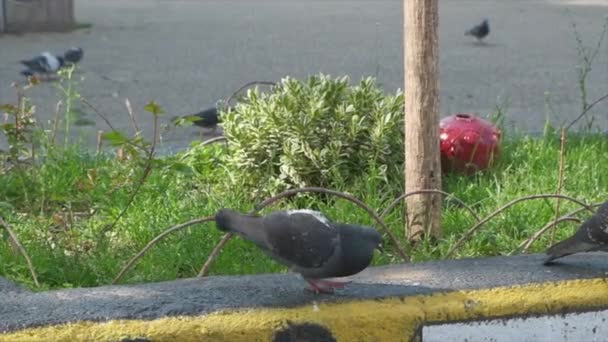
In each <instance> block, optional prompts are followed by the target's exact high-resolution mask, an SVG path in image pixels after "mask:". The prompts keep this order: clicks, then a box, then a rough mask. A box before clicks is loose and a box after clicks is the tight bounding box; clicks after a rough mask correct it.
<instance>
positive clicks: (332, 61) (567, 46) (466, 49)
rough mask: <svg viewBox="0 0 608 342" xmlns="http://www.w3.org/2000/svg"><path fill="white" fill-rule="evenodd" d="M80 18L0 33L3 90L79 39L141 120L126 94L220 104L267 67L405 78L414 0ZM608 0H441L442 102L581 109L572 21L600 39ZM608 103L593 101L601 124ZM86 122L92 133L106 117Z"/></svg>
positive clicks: (603, 63)
mask: <svg viewBox="0 0 608 342" xmlns="http://www.w3.org/2000/svg"><path fill="white" fill-rule="evenodd" d="M76 3H77V7H76V16H77V18H78V20H79V21H82V22H90V23H92V24H93V26H92V28H91V29H87V30H80V31H77V32H73V33H68V34H26V35H22V36H10V35H8V36H3V37H0V61H2V63H1V64H0V103H4V102H7V101H10V100H12V99H14V96H13V94H12V91H11V89H10V87H9V83H10V81H12V80H14V79H16V78H17V77H18V71H19V70H20V66H19V64H18V63H16V61H18V60H19V59H21V58H22V57H27V56H30V55H32V54H34V53H37V52H39V51H41V50H44V49H50V50H52V51H56V52H59V51H62V50H64V49H65V48H66V47H68V46H70V45H81V46H83V47H84V48H85V50H86V56H85V59H84V60H83V63H82V69H83V73H82V74H81V76H83V77H84V78H85V79H84V81H83V82H82V84H81V87H80V89H81V92H82V94H83V95H84V96H86V97H87V98H88V99H89V100H90V102H92V103H93V104H94V105H95V106H96V107H97V108H99V109H100V110H101V111H102V112H104V113H107V115H108V116H109V117H110V119H111V121H112V122H113V123H114V125H115V126H117V127H120V128H123V129H128V127H129V121H128V118H127V115H126V110H125V109H124V98H126V97H128V98H129V99H131V101H132V103H133V105H134V106H135V107H136V108H138V109H139V110H138V115H139V121H140V125H141V126H142V127H143V128H144V129H145V130H146V132H148V133H149V132H150V131H151V123H150V121H149V120H146V117H145V116H143V114H142V113H141V108H142V107H143V105H144V104H145V103H146V102H147V101H149V100H151V99H156V100H157V101H158V102H160V104H161V105H163V106H164V107H165V108H166V109H167V111H168V112H170V113H171V114H185V113H188V112H191V111H194V110H197V109H199V108H202V107H205V106H208V105H211V104H213V103H214V101H215V100H216V99H218V98H220V97H224V96H227V95H229V94H230V93H231V91H232V90H233V89H235V88H236V87H238V86H239V85H241V84H243V83H245V82H247V81H250V80H254V79H265V80H278V79H280V78H281V77H282V76H284V75H293V76H296V77H304V76H306V75H309V74H312V73H317V72H325V73H331V74H332V75H341V74H348V75H350V76H351V77H352V79H354V80H358V79H359V78H360V77H362V76H364V75H376V74H377V76H378V78H379V80H380V82H381V83H382V85H383V86H384V87H385V88H386V89H387V90H389V91H393V90H394V89H396V88H398V87H402V82H403V76H402V75H403V67H402V56H403V52H402V16H403V15H402V5H401V4H402V1H401V0H373V1H371V0H369V1H364V0H351V1H346V0H323V1H296V0H232V1H203V0H201V1H194V0H137V1H134V0H129V1H125V0H104V1H97V0H78V1H76ZM606 14H608V1H607V0H595V1H591V0H588V1H564V0H554V1H533V0H526V1H517V0H509V1H507V0H490V1H489V0H466V1H465V0H442V1H440V44H441V45H440V46H441V48H440V49H441V51H440V53H441V62H440V63H441V65H440V66H441V107H442V115H447V114H449V113H454V112H458V111H469V112H478V113H480V114H481V115H486V114H487V113H488V112H489V111H490V110H492V108H494V106H495V105H496V104H497V103H498V102H502V101H505V100H506V101H507V102H508V103H509V106H508V117H507V119H508V120H509V121H511V122H514V123H515V125H516V126H517V127H519V128H521V129H522V130H526V131H539V130H541V129H542V124H543V123H544V121H545V118H546V105H545V94H546V93H549V94H550V96H551V99H552V108H553V111H554V112H555V115H554V117H553V120H554V121H555V122H557V123H559V122H561V121H562V120H567V119H568V118H572V117H574V116H575V115H576V114H577V113H578V112H579V111H580V110H579V108H580V102H579V93H578V90H577V81H576V69H575V68H576V65H577V63H578V57H577V52H576V43H575V40H574V36H573V33H572V28H571V23H572V22H576V24H577V27H578V30H579V31H580V32H581V34H582V35H583V37H584V39H585V41H586V42H587V44H588V45H590V46H591V45H592V44H593V43H594V42H596V41H597V38H598V37H599V35H600V33H601V31H602V24H603V22H604V19H605V16H606ZM483 17H487V18H489V19H490V24H491V28H492V32H491V34H490V37H489V40H488V44H487V45H486V46H476V45H473V44H472V42H471V39H468V38H469V37H464V35H463V32H464V30H465V29H467V28H468V27H469V26H470V25H471V24H473V23H475V22H477V21H479V20H480V19H481V18H483ZM588 88H589V97H590V98H591V99H594V98H596V97H599V96H601V95H603V93H606V92H608V44H605V45H604V46H603V47H602V49H601V51H600V53H599V54H598V57H597V60H596V64H595V67H594V68H593V71H592V74H591V76H590V79H589V87H588ZM55 93H56V90H55V89H54V88H53V87H52V86H51V85H49V84H46V85H44V86H41V87H38V89H35V90H34V91H33V94H32V95H33V97H34V102H35V104H37V106H38V112H39V114H40V117H41V118H42V119H43V120H42V121H46V120H49V118H50V117H51V112H52V108H53V107H54V102H55V101H56V95H55ZM607 108H608V104H604V105H600V106H598V107H597V109H596V110H595V111H594V112H593V114H594V115H595V116H597V118H598V119H600V120H599V123H600V126H601V128H602V129H604V128H605V125H606V122H607V120H606V116H607V114H606V113H607ZM85 112H87V113H88V114H89V117H90V118H91V119H93V120H95V121H96V124H97V127H95V128H93V127H90V126H87V127H82V128H79V129H78V130H77V133H78V134H82V133H83V132H84V134H85V135H84V138H85V143H86V144H93V143H94V140H95V134H94V132H96V130H97V129H98V128H102V129H105V126H104V124H103V122H102V121H101V120H99V119H97V118H96V117H95V116H94V115H93V114H92V113H91V111H90V110H86V108H85ZM196 132H197V130H196V129H194V128H189V129H180V130H173V131H170V132H166V133H165V134H164V139H163V146H164V147H165V148H170V147H175V146H183V145H185V143H186V142H188V141H190V140H192V139H195V138H197V134H196Z"/></svg>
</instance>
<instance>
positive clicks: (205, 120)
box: [173, 106, 222, 130]
mask: <svg viewBox="0 0 608 342" xmlns="http://www.w3.org/2000/svg"><path fill="white" fill-rule="evenodd" d="M181 120H185V121H190V122H192V124H193V125H195V126H199V127H203V128H212V129H213V130H215V129H216V128H217V124H218V123H220V122H222V120H221V119H220V116H219V113H218V108H217V106H213V107H210V108H207V109H203V110H202V111H200V112H198V113H195V114H190V115H184V116H179V117H174V118H173V123H175V124H177V123H179V122H180V121H181Z"/></svg>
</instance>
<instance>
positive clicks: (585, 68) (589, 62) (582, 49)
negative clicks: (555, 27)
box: [572, 18, 608, 131]
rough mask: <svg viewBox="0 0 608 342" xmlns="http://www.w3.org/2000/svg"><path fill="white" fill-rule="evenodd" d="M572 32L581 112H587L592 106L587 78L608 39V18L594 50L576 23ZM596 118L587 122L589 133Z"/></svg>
mask: <svg viewBox="0 0 608 342" xmlns="http://www.w3.org/2000/svg"><path fill="white" fill-rule="evenodd" d="M572 31H573V32H574V38H575V40H576V50H577V53H578V58H579V61H580V64H579V65H577V67H576V72H577V76H578V88H579V91H580V95H581V112H583V113H584V112H587V111H588V110H589V109H590V107H591V104H590V103H589V100H588V96H589V94H588V92H587V78H588V76H589V73H590V72H591V70H592V66H593V62H594V61H595V58H596V57H597V55H598V53H599V52H600V49H601V47H602V44H603V42H604V38H605V37H606V32H607V31H608V18H606V20H605V21H604V25H603V26H602V32H601V34H600V37H599V38H598V40H597V42H596V45H595V47H594V48H589V47H586V46H585V44H584V42H583V37H582V36H581V33H580V32H579V31H578V29H577V27H576V23H574V22H572ZM594 119H595V118H594V117H593V116H590V117H589V119H588V120H587V122H586V124H585V126H584V128H585V129H586V130H587V131H588V130H590V129H591V128H592V127H593V122H594Z"/></svg>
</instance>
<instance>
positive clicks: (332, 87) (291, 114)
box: [221, 75, 403, 193]
mask: <svg viewBox="0 0 608 342" xmlns="http://www.w3.org/2000/svg"><path fill="white" fill-rule="evenodd" d="M221 115H222V120H223V128H224V134H225V136H226V137H227V139H228V143H229V146H230V156H229V157H228V165H229V166H230V167H231V168H232V169H233V170H235V171H236V172H237V173H238V174H239V175H240V178H241V179H242V180H244V182H245V183H246V184H248V185H251V186H252V188H255V189H259V190H261V191H263V192H264V193H274V192H277V191H280V190H283V189H285V188H289V187H303V186H325V187H335V186H336V185H348V184H349V183H350V182H352V181H353V180H354V179H355V178H356V177H358V176H361V175H365V173H366V172H368V171H369V169H370V168H371V167H373V168H374V170H376V171H380V174H382V176H383V177H384V178H385V179H386V175H387V170H389V169H400V168H401V166H400V165H401V164H402V162H403V94H402V93H401V92H400V91H399V92H397V93H396V94H395V95H385V94H384V93H383V91H382V90H381V89H379V88H378V87H377V86H376V84H375V81H374V79H372V78H367V79H363V80H362V81H361V82H360V83H359V84H358V85H357V86H350V85H349V80H348V78H347V77H341V78H337V79H332V78H330V77H329V76H325V75H316V76H311V77H309V78H308V80H306V81H299V80H296V79H293V78H290V77H287V78H284V79H283V80H281V82H280V83H279V84H277V86H276V87H274V88H273V91H272V92H269V93H260V92H259V91H258V90H257V89H252V90H250V91H249V92H248V93H247V96H246V97H245V98H244V99H243V100H242V102H240V103H239V104H238V105H237V106H236V107H235V108H234V109H233V110H232V111H230V112H225V113H221Z"/></svg>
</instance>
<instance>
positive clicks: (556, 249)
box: [544, 235, 596, 265]
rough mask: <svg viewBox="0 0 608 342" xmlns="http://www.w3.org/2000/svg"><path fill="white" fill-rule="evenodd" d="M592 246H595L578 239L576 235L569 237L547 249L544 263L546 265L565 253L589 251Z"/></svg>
mask: <svg viewBox="0 0 608 342" xmlns="http://www.w3.org/2000/svg"><path fill="white" fill-rule="evenodd" d="M594 247H596V246H595V245H593V244H590V243H588V242H583V241H580V240H578V239H577V236H576V235H575V236H572V237H569V238H567V239H566V240H564V241H560V242H558V243H556V244H555V245H553V246H551V247H550V248H549V249H548V250H547V255H548V256H549V257H548V258H547V259H546V260H545V262H544V264H545V265H548V264H550V263H552V262H553V260H555V259H559V258H561V257H565V256H566V255H570V254H574V253H579V252H587V251H590V250H592V249H593V248H594Z"/></svg>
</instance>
